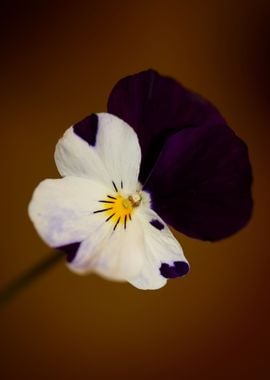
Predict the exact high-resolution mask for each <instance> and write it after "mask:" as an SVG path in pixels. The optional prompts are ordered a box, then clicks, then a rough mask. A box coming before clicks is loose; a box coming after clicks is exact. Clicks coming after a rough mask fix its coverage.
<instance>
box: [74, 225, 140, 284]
mask: <svg viewBox="0 0 270 380" xmlns="http://www.w3.org/2000/svg"><path fill="white" fill-rule="evenodd" d="M113 227H114V224H112V223H111V222H110V221H108V222H107V223H106V225H100V226H99V227H98V228H97V229H96V230H95V231H93V233H92V234H91V235H90V236H89V238H88V239H86V240H85V241H84V242H83V243H82V244H81V246H80V248H79V251H78V253H77V255H76V256H75V259H74V260H73V261H72V262H71V263H69V264H68V266H69V268H70V269H71V270H73V271H74V272H77V273H81V274H82V273H89V272H91V271H94V272H96V273H98V274H99V275H101V276H103V277H105V278H107V279H110V280H120V281H125V280H127V278H130V277H134V276H137V275H138V273H139V272H140V271H141V268H142V265H143V254H144V240H143V231H142V228H141V225H140V223H138V221H136V220H132V222H129V223H128V225H127V228H126V229H124V226H123V225H119V226H118V227H117V229H116V230H115V231H114V230H113ZM108 228H109V230H110V231H109V232H108Z"/></svg>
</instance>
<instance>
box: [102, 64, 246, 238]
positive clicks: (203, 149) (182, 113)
mask: <svg viewBox="0 0 270 380" xmlns="http://www.w3.org/2000/svg"><path fill="white" fill-rule="evenodd" d="M108 112H110V113H112V114H115V115H117V116H118V117H120V118H121V119H123V120H125V121H126V122H127V123H129V124H130V125H131V126H132V127H133V128H134V129H135V131H136V133H137V134H138V138H139V141H140V145H141V149H142V164H141V171H140V181H141V182H142V184H143V185H144V189H145V190H148V191H149V192H150V193H151V196H152V201H153V208H154V209H155V210H156V211H157V212H158V213H159V215H160V216H161V217H162V218H163V219H164V220H165V221H166V222H167V223H168V224H170V225H171V226H173V227H174V228H176V229H177V230H179V231H181V232H184V233H185V234H187V235H189V236H192V237H195V238H199V239H202V240H218V239H221V238H224V237H227V236H229V235H231V234H233V233H234V232H236V231H237V230H239V229H240V228H242V227H243V226H244V225H245V224H246V223H247V221H248V220H249V218H250V215H251V210H252V199H251V182H252V176H251V167H250V164H249V159H248V152H247V147H246V145H245V144H244V143H243V141H242V140H241V139H240V138H238V137H237V136H236V135H235V133H234V132H233V131H232V130H231V129H230V128H229V127H228V126H227V124H226V122H225V120H224V118H223V117H222V116H221V115H220V113H219V112H218V110H217V109H216V108H215V107H214V106H213V105H212V104H211V103H210V102H208V101H207V100H205V99H203V98H202V97H201V96H199V95H197V94H195V93H193V92H191V91H189V90H187V89H186V88H184V87H183V86H182V85H180V84H179V83H178V82H176V81H175V80H173V79H171V78H167V77H163V76H161V75H159V74H158V73H157V72H155V71H153V70H148V71H144V72H141V73H138V74H135V75H132V76H128V77H126V78H123V79H122V80H120V81H119V82H118V83H117V84H116V86H115V87H114V88H113V90H112V92H111V94H110V97H109V101H108Z"/></svg>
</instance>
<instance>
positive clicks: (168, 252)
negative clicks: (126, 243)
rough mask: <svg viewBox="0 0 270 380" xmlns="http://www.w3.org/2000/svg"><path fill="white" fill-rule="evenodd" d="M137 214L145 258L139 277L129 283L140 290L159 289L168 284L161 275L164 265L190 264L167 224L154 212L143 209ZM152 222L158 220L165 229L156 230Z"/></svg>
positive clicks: (131, 279)
mask: <svg viewBox="0 0 270 380" xmlns="http://www.w3.org/2000/svg"><path fill="white" fill-rule="evenodd" d="M137 214H138V215H137V216H138V218H139V219H140V222H141V224H142V226H143V229H144V241H145V256H144V263H143V266H142V271H141V273H140V274H139V276H137V277H135V278H130V279H129V280H128V281H129V283H130V284H132V285H133V286H135V287H136V288H139V289H143V290H154V289H159V288H161V287H163V286H164V285H166V283H167V279H166V278H165V277H163V276H162V275H161V273H160V267H161V265H162V264H168V265H170V266H172V265H173V263H174V262H175V261H181V262H185V263H187V264H188V262H187V260H186V258H185V256H184V254H183V250H182V247H181V245H180V244H179V242H178V241H177V240H176V238H175V237H174V236H173V234H172V233H171V231H170V229H169V228H168V226H167V225H166V223H165V222H164V221H163V220H162V219H161V218H160V217H159V216H158V215H157V214H156V213H155V212H154V211H153V210H151V209H148V208H147V207H141V208H139V209H138V213H137ZM152 220H158V221H159V222H160V223H162V225H163V226H164V228H163V229H162V230H159V229H157V228H155V227H154V226H152V225H151V223H150V222H151V221H152Z"/></svg>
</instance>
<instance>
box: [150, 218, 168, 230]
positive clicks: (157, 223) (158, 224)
mask: <svg viewBox="0 0 270 380" xmlns="http://www.w3.org/2000/svg"><path fill="white" fill-rule="evenodd" d="M150 224H152V226H153V227H155V228H157V229H158V230H160V231H161V230H163V229H164V227H165V226H164V224H163V223H161V222H160V221H159V220H158V219H153V220H151V222H150Z"/></svg>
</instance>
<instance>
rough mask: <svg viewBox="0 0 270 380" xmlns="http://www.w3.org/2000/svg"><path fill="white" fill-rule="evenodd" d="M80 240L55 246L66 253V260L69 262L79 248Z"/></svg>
mask: <svg viewBox="0 0 270 380" xmlns="http://www.w3.org/2000/svg"><path fill="white" fill-rule="evenodd" d="M80 245H81V242H76V243H71V244H67V245H62V246H61V247H57V248H56V249H59V250H60V251H63V252H65V253H66V254H67V262H69V263H71V262H72V261H73V260H74V259H75V256H76V254H77V252H78V250H79V248H80Z"/></svg>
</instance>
